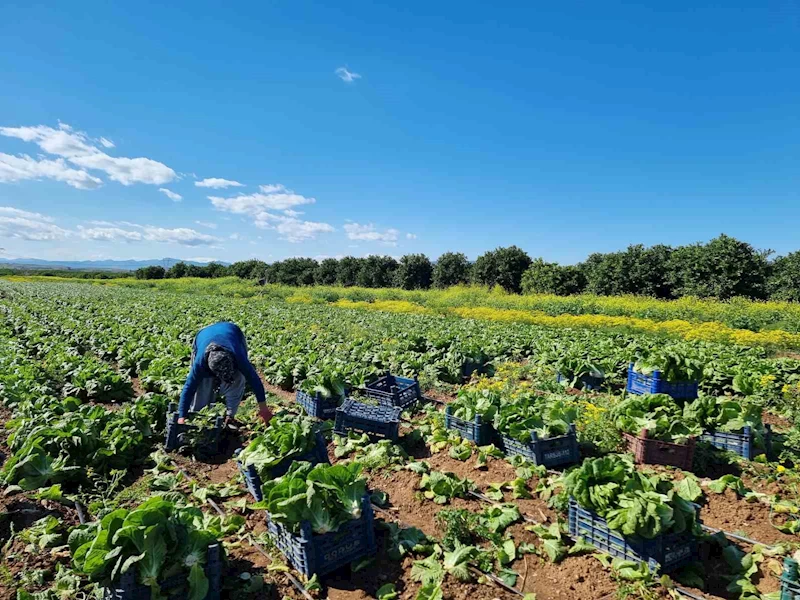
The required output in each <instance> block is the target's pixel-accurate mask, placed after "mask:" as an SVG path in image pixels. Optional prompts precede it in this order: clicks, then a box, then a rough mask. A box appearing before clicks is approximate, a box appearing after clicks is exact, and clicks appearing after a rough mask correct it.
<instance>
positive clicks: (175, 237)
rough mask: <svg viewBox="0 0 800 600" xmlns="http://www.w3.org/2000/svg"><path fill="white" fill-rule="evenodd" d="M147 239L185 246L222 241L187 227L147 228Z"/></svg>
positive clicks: (145, 229)
mask: <svg viewBox="0 0 800 600" xmlns="http://www.w3.org/2000/svg"><path fill="white" fill-rule="evenodd" d="M144 231H145V239H146V240H147V241H150V242H165V243H169V244H181V245H183V246H202V245H205V244H213V243H216V242H219V241H220V238H218V237H215V236H213V235H208V234H205V233H200V232H199V231H195V230H194V229H189V228H187V227H178V228H176V229H165V228H163V227H153V226H147V227H145V228H144Z"/></svg>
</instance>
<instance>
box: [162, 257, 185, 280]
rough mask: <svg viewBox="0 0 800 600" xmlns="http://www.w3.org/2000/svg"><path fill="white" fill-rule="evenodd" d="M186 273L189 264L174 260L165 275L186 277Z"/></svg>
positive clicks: (174, 277)
mask: <svg viewBox="0 0 800 600" xmlns="http://www.w3.org/2000/svg"><path fill="white" fill-rule="evenodd" d="M188 273H189V266H188V265H187V264H186V263H185V262H183V261H181V262H176V263H175V264H174V265H172V266H171V267H170V268H169V270H168V271H167V277H169V278H170V279H179V278H181V277H188V276H189V275H188Z"/></svg>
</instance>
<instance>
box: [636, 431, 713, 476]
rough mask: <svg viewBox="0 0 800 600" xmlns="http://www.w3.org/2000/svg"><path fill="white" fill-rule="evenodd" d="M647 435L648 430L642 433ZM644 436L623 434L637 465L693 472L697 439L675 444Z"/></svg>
mask: <svg viewBox="0 0 800 600" xmlns="http://www.w3.org/2000/svg"><path fill="white" fill-rule="evenodd" d="M646 433H647V432H646V430H643V431H642V434H643V435H645V436H646ZM643 435H639V436H634V435H631V434H629V433H623V434H622V437H623V438H625V440H626V441H627V442H628V450H629V451H630V452H631V453H633V455H634V458H635V461H636V463H637V464H646V465H668V466H672V467H678V468H680V469H683V470H684V471H691V470H692V466H693V464H694V451H695V447H696V445H697V444H696V440H695V438H693V437H691V438H689V440H688V441H687V442H686V444H673V443H671V442H664V441H661V440H655V439H650V438H647V437H643Z"/></svg>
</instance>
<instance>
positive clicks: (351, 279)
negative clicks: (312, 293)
mask: <svg viewBox="0 0 800 600" xmlns="http://www.w3.org/2000/svg"><path fill="white" fill-rule="evenodd" d="M362 260H363V259H360V258H356V257H355V256H345V257H344V258H342V259H340V260H339V264H338V265H337V266H336V284H337V285H341V286H344V287H352V286H354V285H356V284H357V283H358V272H359V271H360V270H361V261H362Z"/></svg>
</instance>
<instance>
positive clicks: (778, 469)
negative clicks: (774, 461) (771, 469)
mask: <svg viewBox="0 0 800 600" xmlns="http://www.w3.org/2000/svg"><path fill="white" fill-rule="evenodd" d="M775 470H776V471H777V472H778V473H783V472H784V471H785V470H786V467H784V466H783V465H778V466H777V467H776V469H775Z"/></svg>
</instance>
